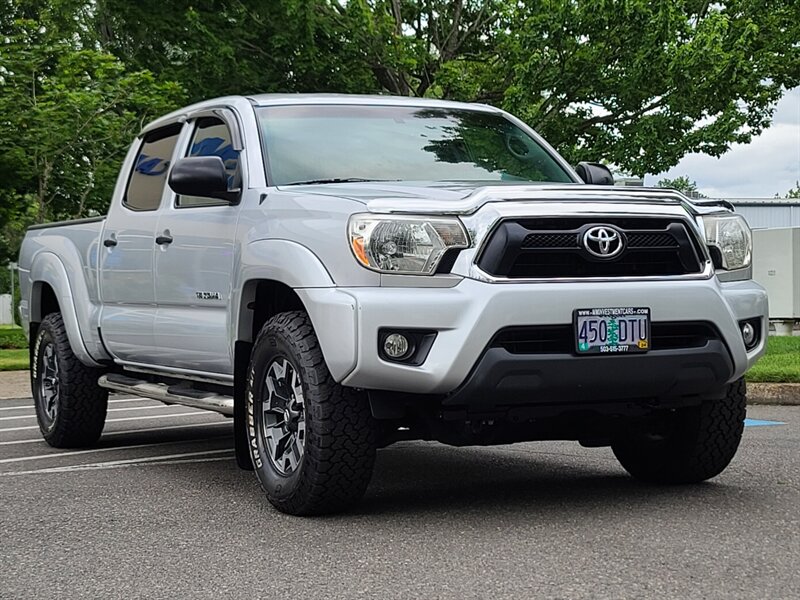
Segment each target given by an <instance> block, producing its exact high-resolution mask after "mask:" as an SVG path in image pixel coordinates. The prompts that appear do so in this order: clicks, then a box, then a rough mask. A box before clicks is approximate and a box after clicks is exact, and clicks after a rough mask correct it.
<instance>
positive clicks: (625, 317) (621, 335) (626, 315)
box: [574, 307, 650, 354]
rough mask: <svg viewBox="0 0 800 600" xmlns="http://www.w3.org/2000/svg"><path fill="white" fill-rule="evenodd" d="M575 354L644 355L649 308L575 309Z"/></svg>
mask: <svg viewBox="0 0 800 600" xmlns="http://www.w3.org/2000/svg"><path fill="white" fill-rule="evenodd" d="M574 314H575V316H574V319H575V348H576V350H577V352H578V354H613V353H618V352H623V353H631V352H647V351H648V350H649V349H650V309H649V308H631V307H628V308H579V309H577V310H576V311H575V313H574Z"/></svg>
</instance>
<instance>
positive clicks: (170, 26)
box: [100, 0, 800, 176]
mask: <svg viewBox="0 0 800 600" xmlns="http://www.w3.org/2000/svg"><path fill="white" fill-rule="evenodd" d="M100 5H101V6H102V7H103V9H102V14H103V15H106V16H105V17H104V21H103V31H104V32H105V34H106V35H105V41H106V43H107V47H108V48H109V49H111V50H112V51H113V52H115V53H117V54H118V55H119V56H120V57H121V58H123V60H125V61H127V62H130V63H131V64H135V65H136V66H137V67H138V68H148V69H154V70H155V71H156V72H162V70H163V72H164V73H165V74H166V75H167V76H168V77H170V78H173V79H176V80H178V81H185V82H191V85H190V86H189V88H190V89H189V93H190V95H191V96H192V97H193V98H196V99H199V98H204V97H209V96H214V95H217V94H225V93H232V92H256V91H286V92H307V91H336V92H388V93H393V94H402V95H417V96H423V95H424V96H433V97H445V98H451V99H457V100H466V101H478V102H488V103H491V104H494V105H498V106H501V107H503V108H506V109H509V110H510V111H511V112H513V113H515V114H517V115H519V116H520V117H522V118H523V119H524V120H525V121H527V122H528V123H529V124H530V125H532V126H533V127H534V128H536V129H538V130H539V131H540V133H542V134H543V135H544V137H545V138H546V139H548V140H549V141H550V142H551V143H552V144H553V145H555V146H556V147H557V148H558V149H559V151H561V152H562V153H563V154H565V155H566V156H567V158H569V159H570V160H572V161H578V160H586V159H590V160H604V161H606V162H610V163H613V164H614V165H616V166H618V167H619V168H621V169H623V170H625V171H627V172H630V173H632V174H635V175H639V176H642V175H644V174H645V173H659V172H663V171H665V170H667V169H668V168H669V167H671V166H674V165H675V164H677V162H678V161H679V160H680V158H681V157H682V156H684V155H685V154H686V153H689V152H702V153H706V154H710V155H713V156H719V155H721V154H722V153H724V152H725V151H727V150H728V148H729V147H730V145H731V144H732V143H735V142H736V143H747V142H748V141H749V140H750V139H751V138H752V136H754V135H758V134H759V133H760V132H761V131H762V130H763V129H764V128H765V127H767V126H768V125H769V123H770V119H771V117H772V111H773V109H774V106H775V103H776V102H777V100H778V99H779V98H780V96H781V94H782V93H783V91H785V90H786V89H789V88H792V87H794V86H796V85H798V84H800V46H798V44H797V43H796V42H797V40H798V39H800V7H798V4H797V2H796V0H727V1H725V2H720V3H710V2H705V1H699V0H661V1H659V2H651V1H650V0H595V1H592V2H588V1H577V2H576V1H575V0H548V1H546V2H541V1H534V0H523V1H520V2H517V1H510V0H505V1H502V0H455V1H443V0H348V1H347V2H343V1H336V0H273V1H272V2H261V1H259V0H237V1H229V2H211V1H205V2H202V1H201V2H198V1H196V0H177V1H176V2H173V3H171V10H170V11H169V14H167V15H165V14H164V13H165V11H163V10H161V9H160V7H161V5H160V3H158V2H156V1H155V0H140V1H139V2H137V3H130V2H127V0H102V1H101V2H100Z"/></svg>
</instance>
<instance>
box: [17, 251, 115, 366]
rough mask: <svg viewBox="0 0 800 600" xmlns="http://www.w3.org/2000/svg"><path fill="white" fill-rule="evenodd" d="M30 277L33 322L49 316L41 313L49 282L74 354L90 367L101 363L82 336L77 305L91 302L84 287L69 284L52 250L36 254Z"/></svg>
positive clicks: (62, 265) (31, 317) (86, 304)
mask: <svg viewBox="0 0 800 600" xmlns="http://www.w3.org/2000/svg"><path fill="white" fill-rule="evenodd" d="M30 279H31V282H32V287H31V300H30V309H29V310H30V321H31V322H32V323H41V321H42V319H43V318H44V317H45V316H46V315H43V314H42V290H43V288H44V284H47V285H49V286H50V287H51V288H52V290H53V292H54V293H55V296H56V299H57V300H58V306H59V310H60V311H61V318H62V319H63V320H64V326H65V328H66V330H67V337H68V338H69V344H70V346H71V347H72V351H73V352H74V353H75V356H77V357H78V360H80V361H81V362H82V363H83V364H85V365H87V366H91V367H99V366H101V365H100V364H99V363H98V362H97V361H96V360H95V359H94V358H92V356H91V354H89V350H88V349H87V347H86V344H85V343H84V340H83V336H82V335H81V328H80V323H79V321H78V313H77V311H76V309H75V307H76V305H81V304H82V303H83V306H89V305H90V304H91V302H90V300H89V295H88V293H87V291H86V289H85V287H81V286H72V285H70V281H69V277H68V276H67V270H66V268H65V267H64V264H63V263H62V262H61V260H60V259H59V258H58V256H56V255H55V254H53V253H52V252H40V253H39V254H37V255H36V257H35V259H34V262H33V266H32V267H31V272H30Z"/></svg>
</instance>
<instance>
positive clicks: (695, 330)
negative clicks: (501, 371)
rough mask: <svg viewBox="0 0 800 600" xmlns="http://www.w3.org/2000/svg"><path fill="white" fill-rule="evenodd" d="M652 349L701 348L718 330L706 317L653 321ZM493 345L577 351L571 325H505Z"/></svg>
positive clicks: (511, 348)
mask: <svg viewBox="0 0 800 600" xmlns="http://www.w3.org/2000/svg"><path fill="white" fill-rule="evenodd" d="M651 328H652V331H651V335H650V341H651V343H652V348H651V350H679V349H684V348H702V347H703V346H705V345H706V344H707V343H708V342H709V341H710V340H718V339H720V335H719V332H718V331H717V329H716V328H715V327H714V326H713V325H711V324H710V323H706V322H704V321H675V322H666V321H662V322H654V323H651ZM489 347H491V348H504V349H505V350H507V351H508V352H510V353H511V354H570V353H572V352H574V351H575V331H574V328H573V326H572V325H533V326H518V327H506V328H504V329H501V330H500V331H498V332H497V334H495V336H494V338H492V341H491V343H490V344H489Z"/></svg>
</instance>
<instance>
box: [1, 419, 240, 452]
mask: <svg viewBox="0 0 800 600" xmlns="http://www.w3.org/2000/svg"><path fill="white" fill-rule="evenodd" d="M218 425H227V426H228V427H232V426H233V423H232V422H231V421H230V420H225V421H218V422H216V423H189V424H188V425H168V426H167V427H148V428H146V429H123V430H122V431H111V432H109V433H104V434H103V437H102V438H101V439H105V438H107V437H110V436H112V435H115V436H116V435H126V434H128V433H153V432H156V431H168V430H170V429H189V428H191V427H216V426H218ZM36 442H44V439H43V438H41V437H38V438H31V439H27V440H14V441H11V442H0V446H13V445H16V444H35V443H36Z"/></svg>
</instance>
